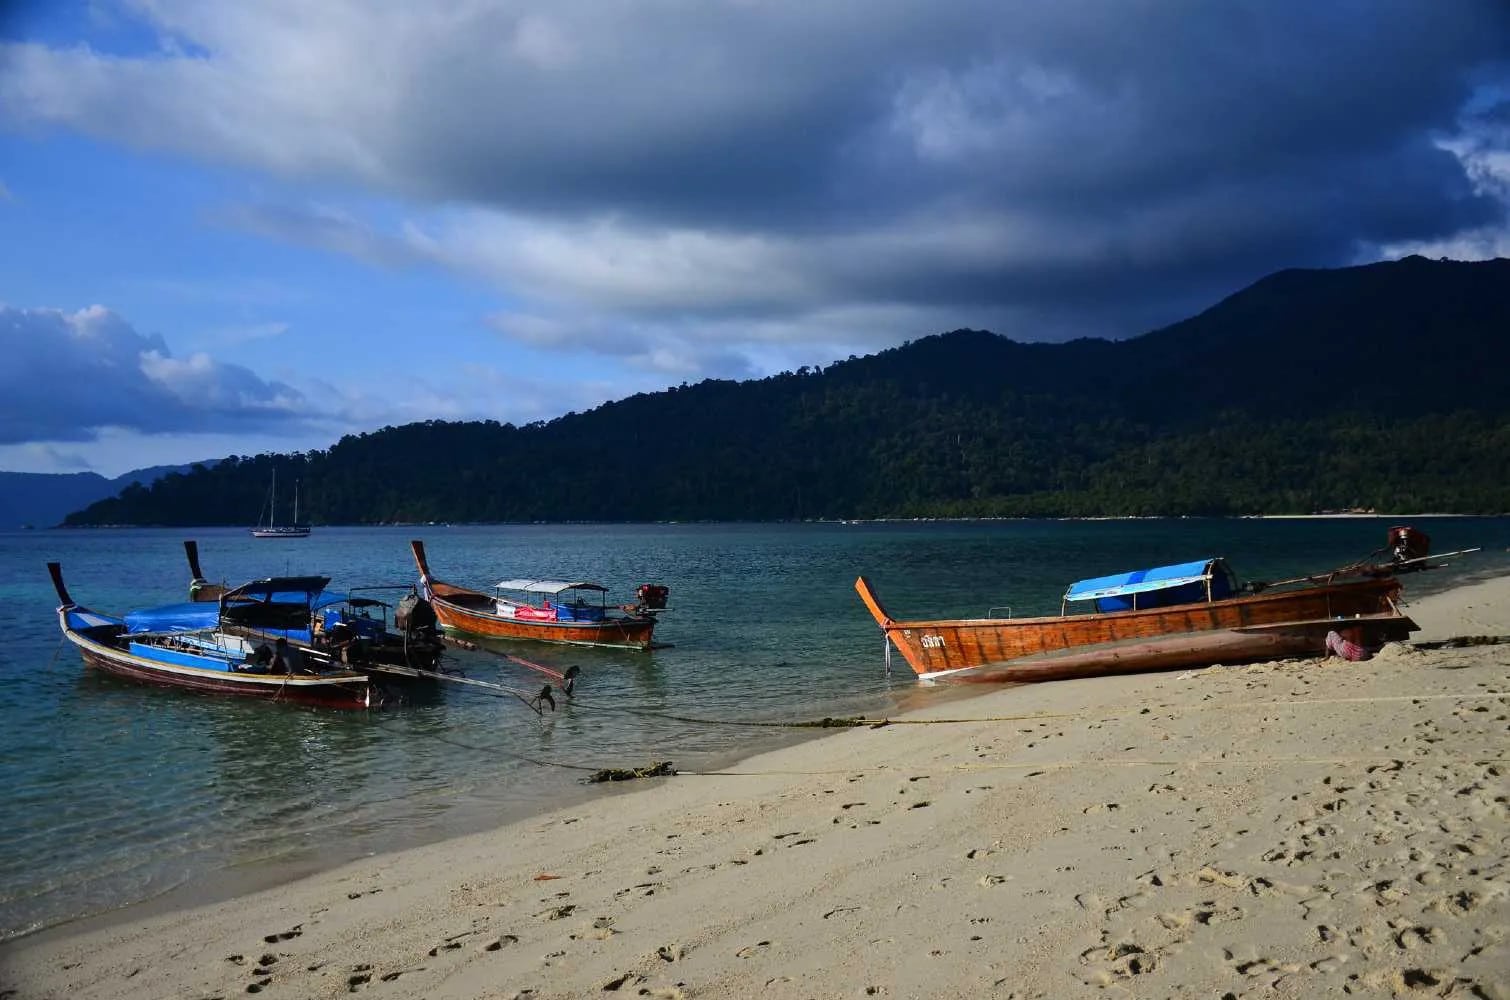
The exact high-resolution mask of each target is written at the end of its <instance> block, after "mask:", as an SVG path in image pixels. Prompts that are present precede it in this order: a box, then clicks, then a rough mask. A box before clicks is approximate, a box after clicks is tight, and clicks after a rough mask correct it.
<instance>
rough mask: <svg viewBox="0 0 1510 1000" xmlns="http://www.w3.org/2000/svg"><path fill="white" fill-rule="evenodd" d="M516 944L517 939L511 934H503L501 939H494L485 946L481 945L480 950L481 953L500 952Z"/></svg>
mask: <svg viewBox="0 0 1510 1000" xmlns="http://www.w3.org/2000/svg"><path fill="white" fill-rule="evenodd" d="M518 943H519V939H518V938H517V937H515V936H514V935H512V934H505V935H503V936H502V937H498V938H494V939H493V940H492V941H489V942H488V943H487V944H485V945H483V946H482V950H483V951H501V950H502V949H504V948H507V947H508V946H509V945H511V944H518Z"/></svg>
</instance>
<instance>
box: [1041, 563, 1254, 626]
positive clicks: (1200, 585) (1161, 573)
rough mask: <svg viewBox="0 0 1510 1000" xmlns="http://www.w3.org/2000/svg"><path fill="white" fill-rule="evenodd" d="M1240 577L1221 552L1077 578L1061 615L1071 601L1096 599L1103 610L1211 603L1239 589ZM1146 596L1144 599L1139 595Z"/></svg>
mask: <svg viewBox="0 0 1510 1000" xmlns="http://www.w3.org/2000/svg"><path fill="white" fill-rule="evenodd" d="M1238 589H1239V588H1238V585H1237V578H1236V576H1235V575H1234V574H1233V572H1232V568H1231V567H1230V566H1228V565H1227V560H1225V559H1223V558H1221V557H1220V556H1216V557H1212V558H1209V559H1198V560H1196V561H1194V562H1186V563H1174V564H1172V565H1169V566H1155V567H1153V568H1152V569H1141V570H1133V571H1131V572H1128V573H1115V574H1112V575H1111V576H1098V577H1092V578H1090V579H1087V580H1077V581H1076V582H1074V583H1072V584H1070V585H1069V588H1068V589H1067V590H1065V592H1064V599H1063V601H1062V602H1061V604H1060V610H1059V613H1060V615H1066V614H1068V613H1069V605H1070V603H1071V602H1077V601H1092V602H1094V603H1095V610H1096V611H1098V612H1102V613H1109V612H1114V611H1138V610H1144V609H1147V608H1158V607H1168V606H1170V605H1174V604H1189V603H1196V602H1199V601H1205V602H1206V603H1208V604H1209V603H1210V602H1212V601H1214V600H1222V599H1224V598H1227V597H1232V596H1234V595H1235V594H1236V593H1237V592H1238ZM1140 597H1141V598H1142V601H1141V603H1140V601H1139V598H1140Z"/></svg>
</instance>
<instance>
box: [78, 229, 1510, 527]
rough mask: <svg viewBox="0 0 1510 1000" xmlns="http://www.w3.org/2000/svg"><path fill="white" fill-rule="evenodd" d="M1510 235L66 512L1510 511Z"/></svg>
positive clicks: (198, 482)
mask: <svg viewBox="0 0 1510 1000" xmlns="http://www.w3.org/2000/svg"><path fill="white" fill-rule="evenodd" d="M1507 348H1510V260H1494V261H1486V262H1482V263H1458V262H1448V261H1429V260H1426V259H1423V258H1420V257H1412V258H1407V259H1405V260H1401V261H1394V262H1388V263H1380V264H1371V265H1367V266H1363V267H1354V268H1346V269H1341V270H1326V271H1300V270H1292V271H1283V272H1279V273H1277V274H1273V275H1270V276H1269V277H1267V278H1264V279H1263V280H1261V281H1259V282H1257V283H1256V284H1254V285H1252V286H1251V287H1249V288H1247V289H1244V290H1243V291H1241V292H1238V293H1237V294H1235V295H1233V296H1231V297H1229V298H1227V299H1226V300H1224V301H1222V302H1221V303H1219V304H1217V305H1215V306H1213V307H1212V308H1211V309H1208V310H1207V311H1205V312H1203V313H1201V314H1200V315H1198V316H1195V317H1193V318H1191V319H1188V320H1185V321H1183V322H1180V323H1176V324H1174V325H1173V326H1169V327H1166V328H1164V329H1161V330H1157V331H1154V332H1152V333H1149V334H1146V335H1144V336H1141V337H1138V338H1135V339H1131V340H1125V341H1104V340H1079V341H1073V342H1070V343H1066V344H1025V343H1018V342H1014V341H1012V340H1009V339H1007V338H1005V337H999V336H996V335H994V334H991V333H985V332H980V331H973V330H957V331H955V332H953V333H947V334H941V335H938V336H932V337H927V338H924V339H922V340H918V341H915V342H913V343H909V344H906V345H904V346H902V347H898V348H895V349H893V350H888V351H883V352H881V353H880V354H876V355H873V356H869V357H863V358H853V357H852V358H850V359H849V360H847V361H841V362H838V363H836V364H833V365H831V366H829V367H827V368H824V369H822V370H809V369H803V370H801V371H797V372H787V373H784V374H781V375H776V376H772V377H770V378H766V379H761V380H758V381H751V382H743V383H735V382H727V381H717V380H709V381H705V382H702V383H699V384H697V385H691V386H682V387H679V388H673V389H669V390H667V391H664V392H657V393H650V394H641V395H636V396H632V397H630V398H628V399H624V400H619V401H617V402H613V403H608V404H606V405H604V406H600V407H598V408H596V409H594V410H591V411H589V412H586V413H571V414H567V415H566V416H563V417H560V418H558V419H556V420H552V421H549V422H542V423H536V424H530V425H527V426H524V427H515V426H513V425H510V424H497V423H492V422H483V423H445V422H440V421H429V422H425V423H419V424H410V425H407V426H404V427H390V428H384V429H383V430H380V431H377V432H375V433H371V434H362V435H357V436H348V437H345V438H343V439H341V441H339V442H338V443H337V444H335V445H334V446H333V447H332V448H330V449H329V450H328V451H322V452H311V453H308V454H304V455H292V456H278V457H276V458H275V457H274V456H266V455H264V456H258V457H256V458H231V459H227V460H225V461H223V462H222V463H220V464H219V465H218V466H216V467H215V468H214V469H198V468H196V469H195V470H194V471H192V472H191V473H189V474H186V475H171V476H168V477H165V478H164V479H162V480H160V481H158V482H157V483H155V484H153V485H152V486H151V487H150V488H149V487H140V486H138V487H132V488H130V489H127V490H126V491H125V492H124V493H123V494H121V496H120V497H118V498H116V499H112V500H107V501H103V502H100V503H96V504H94V505H93V506H91V507H89V508H88V509H87V510H85V511H82V512H80V513H79V514H76V515H73V516H71V517H70V518H69V523H70V524H99V523H117V524H118V523H132V524H169V525H183V526H190V525H199V524H217V523H225V522H226V521H227V520H228V518H232V517H233V515H234V513H235V512H244V513H243V515H242V517H241V518H240V520H241V521H244V522H246V523H250V522H251V521H252V520H253V519H254V518H255V516H256V513H257V509H258V505H259V503H260V501H261V498H262V496H263V494H264V492H265V490H266V484H267V481H268V475H269V470H270V467H271V465H272V463H273V462H274V461H276V462H277V464H278V468H279V476H280V479H285V481H286V479H291V478H298V479H300V480H302V482H303V484H304V485H303V493H302V494H301V509H303V510H307V512H308V516H309V517H310V518H311V519H312V520H314V521H315V522H316V523H322V522H323V523H371V522H385V521H424V520H445V521H535V520H552V521H556V520H631V521H639V520H645V521H649V520H668V519H677V520H692V519H730V520H733V519H755V520H767V519H792V518H816V517H828V518H850V517H878V516H991V515H1005V516H1010V515H1044V516H1050V515H1127V514H1172V515H1173V514H1242V513H1306V512H1312V511H1316V510H1320V509H1335V508H1347V507H1373V508H1378V509H1380V510H1389V511H1444V512H1446V511H1456V512H1494V513H1498V512H1504V511H1510V361H1507V358H1506V356H1505V355H1506V351H1507Z"/></svg>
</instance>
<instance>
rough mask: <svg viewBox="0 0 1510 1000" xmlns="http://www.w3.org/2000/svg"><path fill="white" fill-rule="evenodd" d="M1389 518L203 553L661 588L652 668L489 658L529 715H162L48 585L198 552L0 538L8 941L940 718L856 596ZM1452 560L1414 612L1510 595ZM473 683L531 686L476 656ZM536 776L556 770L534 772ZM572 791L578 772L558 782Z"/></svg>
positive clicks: (347, 542)
mask: <svg viewBox="0 0 1510 1000" xmlns="http://www.w3.org/2000/svg"><path fill="white" fill-rule="evenodd" d="M1390 523H1392V521H1391V520H1386V519H1345V520H1278V521H1254V520H1241V521H1222V520H1215V521H1207V520H1175V521H1163V520H1149V521H1003V522H986V523H883V524H871V523H866V524H799V525H628V526H626V525H569V526H546V525H530V526H501V527H428V528H424V529H415V528H318V529H316V530H315V532H314V534H313V535H312V536H311V537H310V538H308V539H304V540H277V541H257V540H253V539H251V538H250V537H248V535H247V533H246V532H245V531H244V530H240V529H237V530H230V529H225V530H201V531H197V532H195V533H194V537H195V538H197V539H198V541H199V546H200V554H201V559H202V561H203V563H204V569H205V572H206V574H207V575H208V576H209V577H210V578H211V579H216V580H226V581H230V582H233V583H238V582H242V581H245V580H247V579H251V578H254V577H261V576H269V575H275V574H280V573H322V574H326V575H329V576H331V577H333V578H334V579H335V581H336V583H337V585H341V586H359V585H366V584H384V583H409V582H411V581H412V580H413V578H414V568H413V565H412V563H411V562H410V558H409V553H408V545H407V541H408V539H409V538H411V537H415V536H417V535H418V536H421V537H423V538H424V539H425V541H426V544H427V548H428V550H429V555H430V561H431V566H432V568H433V569H434V570H435V572H436V573H437V575H438V576H440V577H441V578H442V579H445V580H448V581H451V582H456V583H468V584H472V585H483V586H486V585H489V584H491V583H492V582H495V581H497V580H499V579H503V578H506V577H519V576H542V577H543V576H555V577H576V578H585V579H600V580H603V581H604V582H605V583H608V584H610V585H611V586H613V587H615V588H616V589H617V596H618V597H619V599H622V600H628V599H629V598H630V597H631V593H632V590H633V588H634V586H635V585H637V584H639V583H642V582H658V583H664V584H667V585H669V586H670V588H671V606H672V608H673V609H674V610H673V611H672V612H671V613H670V614H668V615H666V616H665V617H664V618H663V620H662V622H661V626H660V628H659V629H658V631H657V638H658V639H660V640H662V641H664V642H667V643H671V644H672V645H671V647H670V648H665V649H657V650H654V651H652V652H649V653H642V652H631V651H624V652H619V651H607V650H588V649H575V648H566V647H554V646H546V645H535V644H527V645H519V644H514V645H510V646H505V647H502V648H506V649H510V650H513V651H515V652H518V653H519V654H520V655H522V656H526V657H529V658H531V659H534V660H536V661H538V662H542V663H545V664H549V665H552V666H555V667H556V668H558V669H560V668H564V667H566V666H569V665H577V666H580V667H581V668H582V672H583V676H582V680H581V682H580V685H579V689H578V696H577V698H576V699H575V700H574V701H573V702H571V703H569V704H563V705H562V706H561V708H560V710H558V711H557V712H556V713H554V714H553V715H549V716H547V717H546V718H544V719H538V718H536V717H535V716H534V715H532V714H531V713H530V712H528V710H526V709H525V708H524V707H523V706H521V705H520V704H519V703H518V702H516V701H513V700H511V699H499V698H493V697H488V696H485V695H480V694H478V693H476V692H475V691H473V690H470V689H463V688H452V689H449V690H447V691H445V692H444V693H443V694H442V695H441V696H439V697H437V698H436V699H434V700H433V702H431V703H427V704H423V705H417V706H411V707H407V708H404V709H399V710H394V711H387V712H374V713H370V714H363V713H335V712H328V711H315V710H308V709H301V708H297V707H293V706H282V705H267V704H248V703H243V702H241V701H239V700H235V699H226V698H217V697H213V696H205V695H195V694H188V693H179V692H175V691H164V690H157V689H149V688H144V687H141V686H137V685H134V684H131V683H127V682H123V681H118V680H114V679H112V678H109V677H104V676H101V675H99V674H98V673H96V672H94V671H90V670H86V669H85V667H84V666H83V664H82V663H81V662H80V660H79V657H78V654H77V652H76V651H75V650H74V649H73V648H72V647H71V646H66V644H63V643H62V642H61V639H60V636H59V634H58V630H57V624H56V617H55V616H54V614H53V609H54V606H55V605H56V603H57V602H56V599H55V597H54V595H53V593H52V588H51V585H50V583H49V581H48V578H47V574H46V570H45V568H44V567H45V563H46V562H48V561H49V560H58V561H61V562H62V563H63V567H64V571H65V575H66V577H67V581H68V584H69V587H70V589H71V591H72V593H73V596H74V598H75V599H76V600H78V601H80V602H82V603H83V604H85V605H87V606H89V607H92V608H95V609H96V610H100V611H105V612H121V611H125V610H127V609H130V608H133V607H142V606H147V605H152V604H161V603H170V602H175V601H181V600H183V599H184V595H185V592H186V589H187V584H188V578H189V573H188V570H187V567H186V565H185V562H184V557H183V549H182V540H183V538H184V537H186V535H185V533H184V532H182V531H176V530H174V531H170V530H147V529H128V530H100V531H27V532H11V533H0V624H3V626H4V635H5V637H6V638H5V642H4V644H3V645H0V788H3V789H4V790H5V791H4V795H5V807H4V809H3V810H0V844H3V845H4V846H3V848H0V937H5V936H13V935H15V934H18V933H25V932H27V931H29V930H34V929H36V928H39V927H45V926H49V925H53V924H58V923H61V922H65V921H68V920H71V919H75V918H77V917H80V916H84V915H89V914H96V913H101V912H104V911H108V910H112V909H115V908H118V907H122V906H126V905H129V904H132V903H137V902H140V901H143V900H147V899H151V898H154V897H160V896H162V895H163V894H164V893H168V892H170V891H173V890H177V891H178V892H179V893H180V894H188V893H192V892H195V891H198V892H199V894H200V895H214V894H215V893H216V892H217V891H219V892H227V891H231V890H232V889H234V888H235V887H238V886H239V887H247V886H250V885H255V884H259V883H266V882H268V881H272V880H276V879H278V878H286V877H289V876H290V875H294V874H301V873H304V872H308V871H312V870H317V869H319V868H322V867H326V866H330V865H334V864H336V863H339V862H342V861H347V860H351V859H354V858H359V857H362V856H364V855H368V854H373V853H377V852H382V851H385V850H392V849H394V848H397V847H401V846H407V845H411V844H414V843H420V842H425V841H431V840H437V839H441V838H443V837H446V836H451V835H454V834H457V833H460V832H465V831H470V830H474V829H481V828H484V827H487V826H491V825H496V824H497V823H500V822H503V821H505V820H508V819H511V818H515V817H518V816H520V815H524V814H528V813H530V812H537V811H541V810H544V809H548V808H551V807H553V806H554V805H557V804H560V803H563V802H570V801H573V800H577V799H581V798H583V797H586V796H591V795H598V794H613V791H612V790H608V791H603V790H601V789H599V788H597V787H594V788H587V787H584V786H583V785H582V784H581V782H580V778H581V777H582V775H583V771H582V770H576V769H573V768H598V767H618V766H636V765H641V764H645V763H648V762H650V761H652V760H672V761H675V762H676V764H677V765H678V766H679V767H683V768H696V767H698V766H707V765H709V764H714V763H717V762H719V761H722V760H727V759H728V758H729V757H731V756H734V755H743V754H747V753H750V752H754V751H757V750H761V749H766V748H768V747H771V746H773V745H775V744H776V743H779V742H781V741H783V740H792V739H795V738H798V734H796V733H794V732H792V731H782V730H770V729H756V728H748V727H736V726H729V725H719V724H705V723H701V722H686V721H677V720H673V719H669V718H666V716H667V715H678V716H686V717H695V718H698V719H711V720H779V719H807V718H818V717H821V716H824V715H841V714H856V713H872V712H888V711H895V710H897V709H899V708H904V707H913V706H916V705H919V704H925V703H927V702H928V701H929V700H931V699H937V698H945V697H951V696H952V695H951V694H950V693H949V692H948V691H944V690H933V689H920V688H919V687H918V686H917V685H916V683H915V682H914V681H913V680H912V677H911V674H910V672H908V671H907V670H906V667H905V664H903V663H902V662H901V660H900V658H899V657H898V658H896V659H895V661H894V667H895V668H896V669H897V670H898V671H899V672H897V673H894V674H893V675H892V676H890V677H888V676H887V675H886V674H885V673H884V671H883V666H882V663H883V661H882V642H881V636H880V632H879V630H878V629H877V628H876V626H875V624H874V623H873V622H872V621H871V620H870V618H869V616H868V615H867V614H866V612H865V610H864V608H863V607H862V606H861V604H860V602H859V599H858V598H857V597H856V596H855V593H854V590H853V587H852V585H853V581H854V578H855V576H856V575H857V574H859V573H862V572H863V573H866V574H867V575H869V576H870V578H871V580H872V582H873V583H874V584H875V586H876V588H877V590H878V592H879V593H880V595H881V597H882V599H883V600H884V601H885V602H886V603H887V605H888V607H889V609H890V610H891V611H892V613H894V614H897V615H899V616H905V617H914V616H934V615H936V616H966V615H978V614H984V613H985V612H986V610H987V608H988V607H991V606H1004V605H1005V606H1010V607H1011V609H1012V613H1013V614H1015V615H1018V616H1025V615H1031V614H1052V613H1057V612H1058V610H1059V597H1060V595H1061V594H1062V593H1063V591H1064V588H1065V586H1066V585H1067V584H1068V583H1069V582H1070V581H1072V580H1075V579H1079V578H1082V577H1088V576H1097V575H1102V574H1106V573H1113V572H1117V571H1120V570H1126V569H1134V568H1138V567H1140V566H1147V565H1156V564H1160V563H1165V562H1176V561H1183V560H1189V559H1196V558H1201V557H1204V556H1208V555H1223V556H1226V557H1228V559H1229V560H1230V561H1231V562H1232V564H1233V566H1234V568H1235V569H1236V571H1237V572H1238V574H1239V575H1240V576H1243V577H1246V578H1256V579H1276V578H1280V577H1284V576H1289V575H1295V574H1299V573H1304V572H1313V571H1320V570H1325V569H1328V568H1331V567H1333V566H1336V565H1340V564H1342V563H1345V562H1348V561H1351V560H1352V559H1354V558H1357V557H1360V556H1362V555H1364V554H1366V553H1368V552H1370V551H1371V550H1373V549H1375V548H1377V547H1379V546H1381V545H1382V544H1383V542H1384V537H1385V530H1386V528H1387V527H1388V525H1389V524H1390ZM1410 523H1413V524H1417V525H1418V526H1420V527H1422V528H1424V529H1425V530H1427V531H1428V532H1430V534H1431V535H1432V538H1433V541H1434V547H1435V549H1436V550H1437V551H1446V550H1449V549H1459V548H1466V547H1469V546H1474V545H1482V546H1485V547H1486V549H1489V550H1492V551H1488V552H1486V553H1484V554H1481V555H1477V556H1472V557H1469V558H1468V559H1465V560H1463V561H1461V562H1460V563H1458V564H1457V566H1456V567H1455V568H1453V569H1451V570H1446V571H1438V572H1436V573H1427V574H1422V575H1421V576H1419V577H1416V578H1414V579H1412V580H1411V581H1410V591H1409V592H1410V593H1413V594H1417V595H1419V594H1422V593H1427V592H1431V591H1433V590H1441V589H1444V588H1446V587H1448V586H1451V585H1453V584H1454V583H1457V582H1462V581H1463V580H1464V579H1465V578H1472V577H1482V576H1489V575H1495V574H1498V573H1504V572H1510V555H1507V554H1506V552H1505V550H1506V547H1507V545H1510V519H1480V518H1440V519H1431V518H1415V519H1410ZM453 665H457V666H461V667H464V668H465V670H466V672H467V674H468V676H471V677H476V678H480V679H485V680H492V681H497V682H500V683H504V684H508V685H511V686H513V687H516V688H518V689H520V690H529V689H531V688H535V689H538V687H539V685H540V684H541V683H542V680H541V679H540V678H539V677H538V676H536V675H533V674H531V673H529V672H528V671H524V670H521V669H520V668H518V667H516V666H514V665H512V664H510V663H508V662H507V661H504V660H502V659H501V658H499V657H496V656H491V655H488V654H486V653H469V652H463V653H458V654H455V658H454V660H453ZM542 762H550V763H542ZM556 765H572V767H566V766H556Z"/></svg>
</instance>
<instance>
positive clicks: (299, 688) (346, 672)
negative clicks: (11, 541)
mask: <svg viewBox="0 0 1510 1000" xmlns="http://www.w3.org/2000/svg"><path fill="white" fill-rule="evenodd" d="M47 568H48V572H50V573H51V574H52V581H53V587H54V589H55V590H56V591H57V594H58V600H59V601H60V602H61V603H60V604H59V606H58V609H57V614H58V626H59V628H60V629H61V630H62V633H63V637H64V638H65V639H67V640H68V641H69V642H71V643H73V644H74V645H75V646H77V647H78V649H79V652H80V655H81V656H82V657H83V659H84V662H85V663H86V664H88V665H90V666H92V667H95V668H97V669H99V670H101V671H103V672H105V673H109V674H114V675H115V676H117V677H124V678H127V679H129V680H133V681H139V682H142V683H146V684H154V685H157V686H160V687H177V688H184V689H187V690H193V691H203V692H213V693H216V694H228V695H235V696H239V697H253V698H265V699H268V700H271V701H283V702H290V703H297V704H307V705H318V706H323V707H327V708H343V709H356V708H368V707H371V706H372V705H374V704H375V703H376V702H377V700H378V697H377V694H376V692H375V691H374V685H373V683H372V680H371V678H369V677H368V675H367V674H366V673H364V672H362V671H360V670H353V669H351V668H349V667H346V666H344V665H342V664H339V663H336V662H334V661H332V660H331V659H330V658H328V657H318V656H312V655H309V654H308V652H302V651H298V650H296V649H294V647H292V646H291V645H289V644H288V643H287V642H286V640H285V641H282V642H279V641H277V640H275V642H274V647H269V646H268V645H267V643H266V642H263V641H261V640H259V639H252V638H248V637H246V636H243V635H237V634H235V633H232V632H229V631H226V630H224V629H220V628H217V627H205V628H192V627H191V628H182V627H175V628H172V629H167V630H158V631H148V630H146V629H145V628H144V627H143V625H144V622H143V621H142V620H141V619H140V618H139V619H138V621H137V626H138V627H137V630H136V631H132V630H131V627H130V626H128V624H127V622H126V619H125V618H124V617H117V616H114V615H106V614H101V613H100V612H97V611H93V610H91V609H89V608H86V607H84V606H82V605H80V604H78V603H77V602H76V601H74V600H73V598H72V597H71V596H70V595H69V593H68V588H67V587H66V586H65V585H64V583H63V571H62V567H61V566H60V565H59V564H58V563H55V562H53V563H48V564H47ZM180 624H182V623H180Z"/></svg>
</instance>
